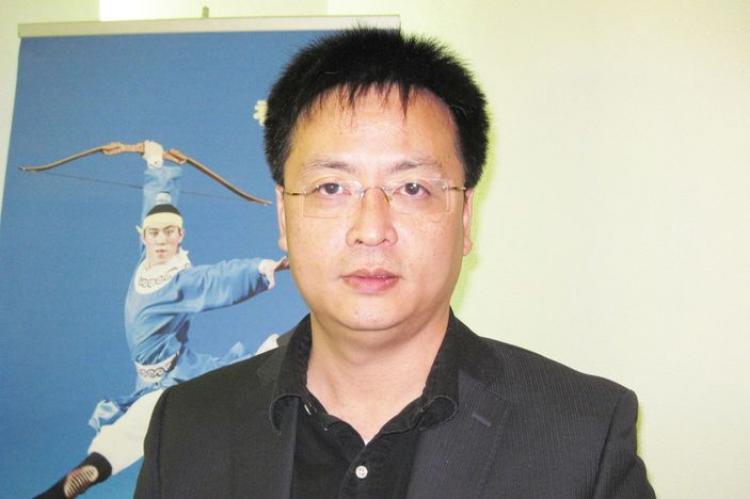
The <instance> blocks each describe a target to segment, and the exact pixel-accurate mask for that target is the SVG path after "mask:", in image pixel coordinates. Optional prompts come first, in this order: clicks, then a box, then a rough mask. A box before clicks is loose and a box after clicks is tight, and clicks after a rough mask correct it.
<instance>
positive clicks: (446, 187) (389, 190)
mask: <svg viewBox="0 0 750 499" xmlns="http://www.w3.org/2000/svg"><path fill="white" fill-rule="evenodd" d="M331 178H332V179H335V180H336V182H330V183H337V184H349V185H351V184H355V185H357V186H359V188H358V189H356V190H353V192H352V194H357V195H358V196H359V199H358V201H362V199H364V197H365V194H367V191H369V190H370V189H379V190H380V191H381V192H382V193H383V195H384V196H385V200H386V202H387V203H388V207H389V208H393V203H392V199H393V193H394V192H395V191H396V189H398V188H400V187H402V186H403V185H405V184H408V183H414V181H419V180H422V181H430V182H432V181H438V182H442V183H443V186H442V187H441V188H440V190H442V191H443V192H445V193H446V194H447V192H448V191H456V192H462V193H464V195H465V194H466V191H468V190H469V188H468V187H466V186H455V185H450V181H449V180H448V179H444V178H439V177H431V178H421V179H420V178H408V179H404V180H405V181H403V182H402V181H398V185H396V186H395V187H390V186H388V185H371V186H367V187H365V186H364V185H362V183H361V182H360V181H358V180H342V179H337V178H336V177H331ZM326 179H327V177H324V178H322V179H321V180H326ZM326 183H327V182H319V183H318V184H317V185H314V186H313V188H312V189H311V190H310V191H304V190H303V191H296V192H295V191H288V190H287V188H286V186H283V185H282V186H281V189H282V194H284V195H285V196H292V197H301V198H302V200H303V204H302V216H304V217H310V218H338V217H341V216H343V215H344V214H345V213H346V211H348V210H349V209H351V208H352V207H353V206H354V205H355V203H356V201H357V200H355V198H354V197H352V199H353V201H351V204H350V205H349V206H347V209H346V210H341V212H340V213H335V214H333V215H331V216H321V215H307V214H305V209H304V206H305V205H304V201H305V200H306V199H307V197H308V196H310V195H311V194H314V193H315V192H317V191H318V190H319V189H320V187H321V186H323V185H325V184H326ZM395 183H396V182H394V184H395ZM417 183H418V182H417ZM448 203H449V202H448V198H447V196H446V203H445V210H444V211H442V212H447V211H448V208H449V204H448ZM393 209H394V211H396V212H397V213H401V214H404V215H414V214H419V213H420V212H419V211H415V212H408V211H407V212H404V211H401V210H398V209H395V208H393ZM427 213H441V212H427Z"/></svg>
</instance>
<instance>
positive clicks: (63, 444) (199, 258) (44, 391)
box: [0, 32, 320, 498]
mask: <svg viewBox="0 0 750 499" xmlns="http://www.w3.org/2000/svg"><path fill="white" fill-rule="evenodd" d="M319 34H320V33H316V32H257V33H219V34H217V33H206V34H160V35H123V36H88V37H59V38H34V39H25V40H23V41H22V45H21V51H20V60H19V75H18V87H17V88H18V90H17V95H16V102H15V112H14V119H13V129H12V136H11V144H10V149H9V160H8V168H7V174H6V182H5V186H6V187H5V189H6V191H5V197H4V206H3V211H2V220H1V223H0V272H1V273H2V279H0V372H1V373H2V375H1V381H0V383H1V385H0V400H1V401H2V411H0V433H1V435H2V437H1V438H2V442H3V445H2V447H1V448H2V450H1V451H0V452H1V453H2V459H0V483H2V484H3V486H2V492H0V495H1V496H2V497H30V496H32V495H34V494H37V493H39V492H41V491H42V490H44V489H45V488H46V487H48V486H50V485H51V484H52V483H53V482H54V481H56V480H57V479H59V478H60V477H61V476H62V475H63V474H64V473H65V472H67V471H68V470H69V469H70V468H71V467H72V466H74V465H75V464H77V463H78V462H79V461H80V460H81V459H82V458H83V457H85V452H86V449H87V447H88V445H89V443H90V440H91V438H92V437H93V435H94V431H93V430H92V429H91V428H90V427H89V426H88V425H87V421H88V418H89V416H90V415H91V412H92V410H93V408H94V406H95V404H96V403H97V402H98V401H99V400H101V399H102V398H106V397H112V396H119V395H125V394H128V393H130V392H131V391H132V389H133V381H134V376H135V375H134V371H133V366H132V364H131V363H130V361H129V354H128V350H127V346H126V342H125V337H124V331H123V304H124V298H125V293H126V291H127V286H128V284H129V281H130V279H131V275H132V273H133V270H134V268H135V266H136V264H137V263H138V260H139V256H140V246H139V242H138V235H137V233H136V231H135V229H134V227H135V226H136V225H137V224H138V223H139V216H140V210H141V192H140V186H141V185H142V179H143V170H144V168H145V162H144V161H143V160H142V159H141V158H140V156H138V155H137V154H132V153H131V154H123V155H119V156H112V157H109V156H104V155H101V154H98V155H93V156H90V157H87V158H84V159H81V160H78V161H76V162H73V163H70V164H68V165H65V166H62V167H60V168H58V169H56V170H53V172H52V173H57V174H60V175H52V174H44V173H36V174H32V173H25V172H21V171H19V169H18V167H19V166H22V165H38V164H43V163H48V162H51V161H53V160H56V159H59V158H62V157H64V156H67V155H69V154H72V153H74V152H77V151H81V150H84V149H88V148H90V147H94V146H98V145H103V144H106V143H109V142H113V141H119V142H123V143H128V144H132V143H137V142H141V141H143V140H145V139H150V140H154V141H157V142H159V143H160V144H162V145H163V146H164V147H165V149H169V148H176V149H179V150H180V151H182V152H184V153H185V154H187V155H189V156H191V157H193V158H195V159H196V160H198V161H201V162H202V163H204V164H206V165H208V166H209V167H211V168H212V169H214V170H215V171H217V172H218V173H220V174H221V175H222V176H224V177H225V178H227V179H228V180H230V181H231V182H233V183H235V184H236V185H238V186H240V187H241V188H243V189H244V190H246V191H248V192H251V193H252V194H255V195H258V196H261V197H264V198H266V199H273V183H272V181H271V179H270V176H269V174H268V169H267V166H266V163H265V160H264V158H263V154H262V132H263V130H262V128H261V127H260V125H259V124H258V122H257V121H255V120H254V119H253V118H252V115H253V108H254V105H255V103H256V101H257V100H258V99H265V97H266V95H267V93H268V91H269V89H270V85H271V84H272V82H273V80H274V79H275V77H276V76H277V75H278V73H279V71H280V70H281V68H282V66H283V65H284V64H285V63H286V62H287V60H288V59H289V56H290V54H292V53H293V52H294V50H295V49H296V48H297V47H299V46H300V45H302V44H305V43H307V42H309V41H310V40H311V39H313V38H314V37H316V36H318V35H319ZM182 188H183V195H182V196H181V198H180V209H181V210H182V212H183V215H184V217H185V227H186V237H185V241H184V243H183V247H184V248H186V249H187V250H189V251H190V257H191V260H192V262H193V264H194V265H199V264H204V263H213V262H216V261H219V260H223V259H230V258H237V257H253V256H261V257H267V258H278V257H279V256H281V252H280V250H279V249H278V246H277V238H278V231H277V227H276V218H275V217H276V213H275V208H274V207H272V206H269V207H262V206H259V205H255V204H250V203H247V202H245V201H242V200H241V199H239V198H238V197H236V196H234V195H233V194H232V193H230V192H229V191H226V190H225V189H224V188H222V187H221V186H220V185H218V184H217V183H215V182H214V181H212V180H211V179H209V178H207V177H205V176H203V175H202V174H201V173H200V172H198V171H196V170H194V169H192V168H190V167H188V166H186V167H185V172H184V174H183V180H182ZM190 193H194V194H190ZM304 313H305V307H304V304H303V303H302V301H301V299H300V298H299V297H298V295H297V293H296V290H295V289H294V286H293V283H292V281H291V278H290V276H289V274H288V273H287V272H285V273H283V274H282V275H280V276H279V279H278V282H277V286H276V288H275V289H273V290H271V291H269V292H267V293H263V294H261V295H259V296H257V297H255V298H253V299H251V300H250V301H249V302H246V303H244V304H241V305H238V306H234V307H230V308H227V309H222V310H217V311H213V312H207V313H203V314H199V315H197V316H195V317H194V319H193V323H192V327H191V332H190V337H191V345H192V346H193V348H194V350H195V351H198V352H206V353H212V354H214V355H223V354H224V353H225V352H226V351H227V350H228V349H229V348H230V347H231V345H233V344H234V343H235V342H237V341H242V342H243V343H245V345H246V346H248V347H249V348H250V349H252V350H254V349H255V347H257V346H258V345H259V344H260V342H261V341H262V339H263V338H265V337H266V336H267V335H268V334H270V333H274V332H277V333H281V332H284V331H286V330H287V329H289V328H290V327H291V326H293V325H294V324H295V323H296V322H297V321H298V320H299V318H301V317H302V315H303V314H304ZM139 467H140V463H138V464H137V465H136V466H133V467H131V468H130V469H128V470H126V471H124V472H123V473H121V474H120V475H117V476H115V477H113V478H111V479H110V480H109V481H107V482H105V483H103V484H101V485H99V486H97V487H94V488H93V489H91V490H90V491H89V492H88V493H87V495H86V497H91V498H97V497H99V498H103V497H132V491H133V486H134V481H135V477H136V475H137V471H138V468H139Z"/></svg>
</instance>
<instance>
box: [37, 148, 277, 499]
mask: <svg viewBox="0 0 750 499" xmlns="http://www.w3.org/2000/svg"><path fill="white" fill-rule="evenodd" d="M164 155H165V153H164V151H163V149H162V147H161V146H160V145H159V144H157V143H155V142H150V141H146V142H144V143H143V157H144V159H145V160H146V162H147V164H148V168H147V169H146V171H145V182H144V185H143V201H144V204H143V213H142V216H141V221H142V224H141V226H140V227H137V229H138V232H139V234H140V237H141V242H142V245H143V246H142V257H141V260H140V262H139V264H138V265H137V267H136V269H135V272H134V274H133V278H132V280H131V283H130V286H129V288H128V293H127V297H126V299H125V334H126V338H127V342H128V347H129V350H130V355H131V360H132V361H133V363H134V367H135V371H136V383H135V390H134V391H133V392H132V393H131V394H130V395H127V396H124V397H118V398H113V399H108V400H102V401H101V402H99V403H98V404H97V406H96V408H95V409H94V413H93V415H92V416H91V419H90V421H89V424H90V425H91V426H92V427H93V428H94V429H95V430H96V431H97V434H96V436H95V437H94V438H93V440H92V442H91V445H90V446H89V449H88V455H87V457H86V458H85V459H84V460H83V461H82V462H81V463H80V464H79V465H78V466H76V467H75V468H73V469H72V470H71V471H70V472H69V473H67V474H66V475H65V476H64V477H63V478H62V479H60V480H59V481H58V482H57V483H55V484H54V485H53V486H52V487H51V488H50V489H48V490H47V491H46V492H44V493H43V494H41V495H40V496H39V497H46V498H52V497H55V498H72V497H76V496H78V495H80V494H82V493H83V492H85V491H86V490H87V489H88V488H89V487H91V486H92V485H94V484H97V483H100V482H102V481H104V480H106V479H107V478H109V476H111V475H113V474H116V473H119V472H120V471H122V470H123V469H125V468H127V467H128V466H130V465H132V464H133V463H135V462H136V461H137V460H138V459H139V458H140V457H141V456H142V455H143V440H144V437H145V434H146V430H147V428H148V422H149V419H150V416H151V412H152V411H153V408H154V405H155V404H156V402H157V400H158V398H159V395H160V394H161V393H162V392H163V391H164V389H165V388H167V387H169V386H172V385H175V384H178V383H181V382H183V381H186V380H189V379H191V378H194V377H195V376H198V375H200V374H203V373H205V372H208V371H211V370H213V369H216V368H218V367H221V366H225V365H228V364H231V363H233V362H237V361H239V360H242V359H245V358H247V357H250V356H251V355H252V354H251V353H248V352H246V350H245V347H244V345H243V344H242V343H240V342H238V343H236V344H235V345H234V346H233V347H232V348H231V349H230V350H229V351H228V352H227V353H226V354H225V355H224V356H223V357H221V358H217V357H213V356H211V355H207V354H201V353H196V352H194V351H193V350H192V349H191V347H190V341H189V337H188V330H189V328H190V319H191V316H192V315H193V314H196V313H199V312H204V311H207V310H212V309H217V308H222V307H228V306H231V305H236V304H238V303H241V302H243V301H245V300H247V299H249V298H251V297H253V296H254V295H256V294H258V293H261V292H263V291H265V290H267V289H271V288H273V287H274V284H275V279H274V275H275V272H276V271H277V270H283V269H286V268H288V264H287V261H286V258H281V259H280V260H277V261H274V260H268V259H258V258H255V259H236V260H230V261H223V262H219V263H216V264H213V265H200V266H196V267H193V266H192V265H191V262H190V259H189V257H188V252H187V251H186V250H185V249H183V248H182V241H183V239H184V237H185V228H184V223H183V217H182V214H181V213H180V211H179V210H178V209H177V202H178V197H179V193H180V178H181V175H182V168H181V167H178V166H168V165H164V164H163V158H164ZM275 343H276V335H271V336H269V337H268V338H267V339H266V341H264V343H263V345H261V347H260V348H259V349H258V352H256V353H259V352H261V351H264V350H267V349H269V348H273V347H274V346H275Z"/></svg>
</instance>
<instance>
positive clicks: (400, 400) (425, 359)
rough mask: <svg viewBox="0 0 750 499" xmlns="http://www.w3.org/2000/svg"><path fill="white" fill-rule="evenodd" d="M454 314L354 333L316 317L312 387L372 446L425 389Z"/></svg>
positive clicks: (310, 373) (310, 366)
mask: <svg viewBox="0 0 750 499" xmlns="http://www.w3.org/2000/svg"><path fill="white" fill-rule="evenodd" d="M449 313H450V312H449V310H447V309H446V311H445V313H444V314H441V316H439V317H435V318H432V319H431V320H428V321H426V322H425V323H424V324H421V325H416V326H415V325H413V324H412V325H411V327H409V326H400V327H399V328H397V329H394V330H391V331H351V330H346V329H345V328H341V327H336V326H331V325H328V324H321V323H320V322H318V321H317V320H316V318H315V317H314V316H313V317H312V320H311V323H312V336H313V345H312V351H311V352H310V361H309V364H308V370H307V388H308V389H309V390H310V392H311V393H312V394H313V395H315V397H316V398H317V399H318V400H319V401H320V402H321V403H322V404H323V406H324V407H325V408H326V410H327V411H328V412H329V413H330V414H332V415H334V416H336V417H338V418H339V419H341V420H343V421H346V422H347V423H349V424H350V425H351V426H352V427H353V428H354V429H355V430H357V432H358V433H359V434H360V435H361V436H362V438H363V439H364V440H365V441H366V442H367V441H369V440H371V439H372V438H373V437H374V436H375V435H376V434H377V433H378V431H379V430H380V429H381V428H382V427H383V425H385V423H387V422H388V421H389V420H390V419H392V418H393V417H394V416H396V415H397V414H398V413H399V412H400V411H401V410H402V409H403V408H404V407H406V405H408V404H409V403H410V402H411V401H413V400H414V399H416V398H418V397H419V396H420V395H421V394H422V392H423V390H424V387H425V383H426V381H427V376H428V374H429V372H430V369H431V368H432V364H433V362H434V360H435V357H436V355H437V352H438V350H439V349H440V345H441V344H442V341H443V338H444V336H445V331H446V328H447V325H448V318H449Z"/></svg>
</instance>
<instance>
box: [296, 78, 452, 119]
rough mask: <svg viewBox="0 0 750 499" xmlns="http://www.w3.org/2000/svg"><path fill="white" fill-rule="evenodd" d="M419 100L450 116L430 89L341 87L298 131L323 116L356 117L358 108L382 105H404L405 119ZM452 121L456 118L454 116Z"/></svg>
mask: <svg viewBox="0 0 750 499" xmlns="http://www.w3.org/2000/svg"><path fill="white" fill-rule="evenodd" d="M418 99H426V100H429V101H432V102H434V103H435V104H437V105H438V106H439V107H442V108H443V109H444V110H445V111H447V112H448V114H449V115H450V111H449V108H448V106H447V105H446V104H445V102H443V101H442V100H441V99H440V98H439V97H437V96H436V95H435V94H433V93H432V92H430V91H429V90H427V89H424V88H419V87H401V86H400V85H398V84H396V83H386V84H377V85H370V86H364V85H361V86H338V87H334V88H332V89H329V90H327V91H325V92H323V93H321V94H320V95H319V96H317V97H316V98H315V99H314V100H313V101H312V103H311V105H310V106H309V107H308V108H307V109H305V110H304V111H303V112H302V113H301V114H300V116H299V117H298V118H297V123H296V124H295V127H298V126H299V125H301V124H302V123H303V122H305V121H308V120H311V119H314V118H315V117H316V116H319V115H320V114H321V113H327V114H337V115H345V116H349V117H352V118H354V117H356V115H357V108H358V107H360V106H361V105H363V104H365V103H366V104H367V105H368V106H369V105H372V104H373V102H379V103H380V105H381V106H382V107H383V108H386V107H388V106H389V105H390V104H391V103H392V102H394V101H397V102H399V103H400V105H401V109H402V111H403V115H404V118H406V117H407V115H408V113H409V110H410V108H411V107H412V106H413V105H414V103H415V102H416V101H417V100H418ZM451 121H452V116H451Z"/></svg>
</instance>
